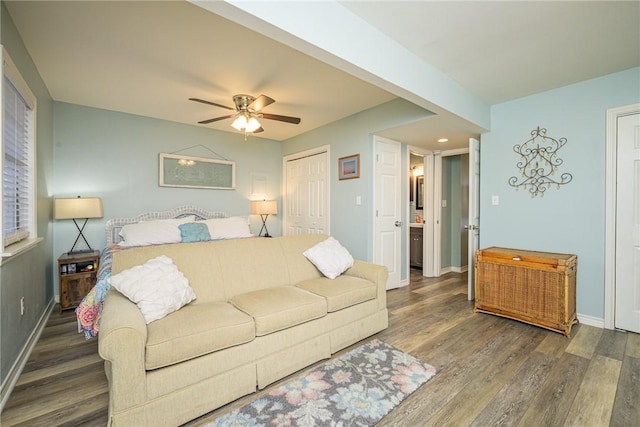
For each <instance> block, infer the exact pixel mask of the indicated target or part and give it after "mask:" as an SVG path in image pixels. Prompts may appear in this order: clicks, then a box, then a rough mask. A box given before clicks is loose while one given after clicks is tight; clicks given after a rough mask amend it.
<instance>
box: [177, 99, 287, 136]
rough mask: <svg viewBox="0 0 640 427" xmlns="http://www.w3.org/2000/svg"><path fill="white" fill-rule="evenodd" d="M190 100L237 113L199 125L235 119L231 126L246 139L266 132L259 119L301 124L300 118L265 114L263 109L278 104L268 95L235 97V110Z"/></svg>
mask: <svg viewBox="0 0 640 427" xmlns="http://www.w3.org/2000/svg"><path fill="white" fill-rule="evenodd" d="M189 100H190V101H195V102H201V103H203V104H208V105H213V106H215V107H220V108H225V109H227V110H232V111H235V112H234V113H233V114H229V115H228V116H221V117H214V118H212V119H207V120H202V121H199V122H198V123H200V124H203V125H204V124H207V123H213V122H217V121H218V120H224V119H234V120H233V123H232V124H231V126H232V127H233V128H234V129H237V130H239V131H242V132H244V134H245V139H246V136H247V134H248V133H258V132H262V131H264V129H263V128H262V125H261V124H260V122H259V121H258V119H268V120H277V121H280V122H285V123H292V124H296V125H297V124H299V123H300V118H299V117H290V116H281V115H278V114H269V113H263V112H262V109H263V108H264V107H266V106H268V105H271V104H273V103H274V102H276V101H275V99H273V98H269V97H268V96H266V95H260V96H258V97H257V98H255V97H253V96H251V95H235V96H234V97H233V103H234V104H235V108H233V107H227V106H226V105H221V104H217V103H215V102H211V101H207V100H204V99H199V98H189Z"/></svg>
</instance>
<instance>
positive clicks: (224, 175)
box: [158, 153, 236, 190]
mask: <svg viewBox="0 0 640 427" xmlns="http://www.w3.org/2000/svg"><path fill="white" fill-rule="evenodd" d="M159 157H160V162H159V166H158V171H159V174H158V175H159V184H160V186H161V187H184V188H209V189H217V190H234V189H235V188H236V162H233V161H230V160H219V159H207V158H203V157H191V156H181V155H178V154H167V153H160V156H159Z"/></svg>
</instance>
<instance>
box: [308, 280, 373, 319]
mask: <svg viewBox="0 0 640 427" xmlns="http://www.w3.org/2000/svg"><path fill="white" fill-rule="evenodd" d="M296 287H298V288H301V289H304V290H307V291H309V292H312V293H314V294H316V295H320V296H322V297H324V298H326V299H327V311H329V312H330V313H331V312H334V311H338V310H342V309H343V308H346V307H350V306H352V305H356V304H359V303H361V302H364V301H369V300H372V299H375V298H376V293H377V288H376V285H375V283H373V282H371V281H369V280H365V279H361V278H359V277H353V276H345V275H342V276H340V277H337V278H335V279H333V280H329V279H327V278H325V277H322V278H319V279H311V280H306V281H304V282H301V283H298V284H297V285H296Z"/></svg>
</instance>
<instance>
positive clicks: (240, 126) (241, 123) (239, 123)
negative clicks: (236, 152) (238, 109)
mask: <svg viewBox="0 0 640 427" xmlns="http://www.w3.org/2000/svg"><path fill="white" fill-rule="evenodd" d="M231 127H232V128H234V129H235V130H239V131H244V130H245V129H246V127H247V117H246V116H245V115H244V114H240V115H239V116H238V117H236V119H235V120H234V121H233V123H231Z"/></svg>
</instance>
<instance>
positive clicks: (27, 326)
mask: <svg viewBox="0 0 640 427" xmlns="http://www.w3.org/2000/svg"><path fill="white" fill-rule="evenodd" d="M0 14H1V18H2V20H1V23H0V27H1V31H0V42H1V43H2V45H3V46H4V48H5V49H6V50H7V52H8V53H9V55H10V56H11V59H13V62H14V63H15V64H16V67H18V70H19V71H20V74H21V75H22V77H23V78H24V79H25V80H26V82H27V84H28V85H29V88H30V89H31V91H32V92H33V93H34V95H35V96H36V98H37V110H36V120H37V129H36V138H37V140H36V155H37V157H36V163H37V164H36V174H37V227H38V235H39V236H40V237H42V238H43V239H44V240H43V241H42V242H41V243H39V244H38V245H37V246H36V247H35V248H34V249H32V250H30V251H28V252H26V253H23V254H21V255H19V256H17V257H15V258H13V259H11V260H9V261H8V262H6V263H3V265H2V267H0V384H2V385H3V386H4V385H6V384H5V381H6V380H7V378H8V375H9V373H10V372H11V368H12V366H13V364H14V363H15V362H16V360H17V358H18V357H19V356H20V353H21V351H22V350H23V348H24V346H25V344H26V343H27V342H28V340H29V337H30V336H31V334H32V332H33V331H34V330H35V328H36V326H37V324H38V322H39V320H40V319H41V318H42V316H43V315H44V314H45V311H46V309H47V307H48V306H49V304H50V303H51V302H52V300H53V289H52V286H51V277H52V270H53V268H52V262H53V261H52V259H53V256H52V247H53V238H52V231H51V228H50V218H51V198H50V194H51V189H52V176H53V112H52V107H53V104H52V101H51V96H50V95H49V91H48V90H47V88H46V87H45V85H44V82H43V81H42V79H41V77H40V75H39V74H38V70H37V69H36V67H35V65H34V64H33V61H32V60H31V57H30V56H29V54H28V53H27V51H26V49H25V47H24V44H23V42H22V39H21V38H20V36H19V35H18V32H17V30H16V28H15V26H14V24H13V22H12V20H11V17H10V15H9V13H8V12H7V9H6V6H5V4H4V2H2V5H1V8H0ZM22 297H24V302H25V312H24V315H21V314H20V298H22ZM5 391H6V390H5V389H4V388H2V392H3V393H4V392H5Z"/></svg>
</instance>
